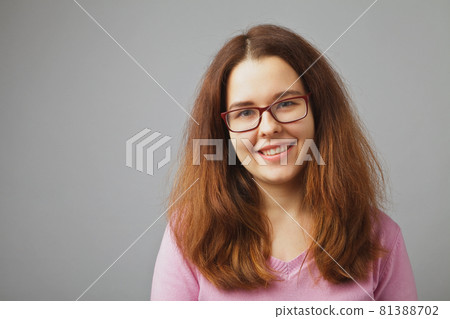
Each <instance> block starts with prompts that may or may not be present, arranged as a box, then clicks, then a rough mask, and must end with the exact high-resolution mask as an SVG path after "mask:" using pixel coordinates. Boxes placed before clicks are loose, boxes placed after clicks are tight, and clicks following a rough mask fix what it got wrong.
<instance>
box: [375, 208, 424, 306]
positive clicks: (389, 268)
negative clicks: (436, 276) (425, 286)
mask: <svg viewBox="0 0 450 319" xmlns="http://www.w3.org/2000/svg"><path fill="white" fill-rule="evenodd" d="M374 235H375V236H376V239H378V240H379V242H380V244H381V246H382V247H383V248H384V250H385V254H384V255H383V256H382V257H380V258H378V259H377V261H376V262H375V264H374V271H373V280H374V284H375V287H374V288H375V289H374V296H375V299H376V300H417V290H416V285H415V280H414V275H413V271H412V267H411V263H410V261H409V256H408V253H407V250H406V244H405V241H404V239H403V234H402V231H401V229H400V226H399V225H398V224H397V223H396V222H395V221H394V220H392V218H391V217H389V216H388V215H387V214H385V213H384V212H381V211H379V212H378V220H377V222H376V223H375V225H374Z"/></svg>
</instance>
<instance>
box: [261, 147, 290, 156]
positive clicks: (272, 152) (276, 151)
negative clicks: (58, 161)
mask: <svg viewBox="0 0 450 319" xmlns="http://www.w3.org/2000/svg"><path fill="white" fill-rule="evenodd" d="M287 149H288V146H287V145H283V146H278V147H277V148H272V149H270V150H267V151H261V153H263V154H264V155H275V154H279V153H283V152H286V151H287Z"/></svg>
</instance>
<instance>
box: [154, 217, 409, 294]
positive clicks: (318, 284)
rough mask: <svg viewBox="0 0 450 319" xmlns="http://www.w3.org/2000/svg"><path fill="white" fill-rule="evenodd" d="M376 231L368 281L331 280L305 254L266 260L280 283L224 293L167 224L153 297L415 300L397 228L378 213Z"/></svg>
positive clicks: (157, 261) (407, 263)
mask: <svg viewBox="0 0 450 319" xmlns="http://www.w3.org/2000/svg"><path fill="white" fill-rule="evenodd" d="M380 225H381V227H379V228H378V229H377V234H378V236H379V238H380V239H381V243H382V245H383V246H384V247H386V248H387V249H389V253H388V254H386V256H385V257H383V258H380V259H378V260H376V261H375V262H374V263H373V272H372V273H371V275H370V276H369V278H368V279H367V280H366V281H363V282H358V283H355V282H353V281H351V282H348V283H345V284H339V285H336V284H331V283H329V282H328V281H326V280H324V279H322V278H321V276H320V272H319V270H318V268H317V266H316V264H315V262H314V260H313V259H311V258H307V260H306V261H305V263H304V264H303V267H302V269H301V271H300V272H299V270H300V266H301V264H302V262H303V260H304V259H305V255H306V252H303V253H302V254H300V256H298V257H296V258H295V259H293V260H291V261H289V262H285V261H282V260H279V259H277V258H275V257H270V259H269V260H268V264H269V265H270V266H271V267H272V268H273V269H275V270H277V271H278V276H279V278H280V279H282V281H274V282H273V283H271V284H270V285H269V287H268V288H259V289H257V290H251V291H244V290H234V291H224V290H221V289H218V288H216V287H215V286H214V285H213V284H211V282H209V281H208V280H207V279H206V278H205V277H204V276H203V275H202V274H201V273H200V272H199V270H198V269H197V268H196V267H195V266H194V265H192V264H191V263H189V262H187V261H186V260H185V259H184V258H183V256H182V254H181V253H180V251H179V250H178V247H177V245H176V243H175V242H174V240H173V238H172V235H171V231H170V228H169V227H167V228H166V231H165V233H164V237H163V240H162V243H161V248H160V250H159V253H158V257H157V260H156V265H155V272H154V275H153V285H152V294H151V299H152V300H273V301H275V300H417V291H416V285H415V282H414V276H413V272H412V269H411V264H410V262H409V258H408V254H407V252H406V247H405V242H404V240H403V236H402V233H401V230H400V227H399V226H398V225H397V224H396V223H395V222H394V221H393V220H392V219H391V218H390V217H388V216H387V215H386V214H384V213H382V216H381V223H380Z"/></svg>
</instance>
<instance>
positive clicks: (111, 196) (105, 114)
mask: <svg viewBox="0 0 450 319" xmlns="http://www.w3.org/2000/svg"><path fill="white" fill-rule="evenodd" d="M371 3H372V1H360V0H354V1H339V2H337V1H312V0H311V1H284V2H275V1H273V2H269V1H266V2H261V1H206V0H205V1H191V2H182V1H179V2H175V1H106V0H105V1H97V0H96V1H87V0H80V4H81V5H82V6H84V7H85V8H86V10H87V11H88V12H89V13H90V14H92V15H93V16H94V17H95V18H96V19H97V20H98V21H99V23H100V24H101V25H102V26H103V27H104V28H105V29H106V30H108V32H110V33H111V35H113V36H114V37H115V38H116V39H117V41H118V42H119V43H120V44H121V45H122V46H123V47H124V48H125V49H126V50H128V51H129V52H130V54H132V55H133V56H134V57H135V58H136V59H137V60H138V61H139V62H140V63H141V64H142V66H143V67H144V68H146V69H147V70H148V72H149V73H150V74H152V75H153V76H154V77H155V78H156V79H157V80H158V81H159V82H160V83H161V85H162V86H163V87H164V88H166V89H167V90H168V91H169V92H171V93H172V94H173V96H174V97H175V98H176V99H177V100H178V101H179V102H180V103H181V104H182V105H183V106H185V107H186V108H187V109H188V110H189V109H190V108H191V106H192V102H193V99H194V96H195V91H196V88H197V85H198V82H199V80H200V77H201V75H202V74H203V72H204V71H205V69H206V67H207V66H208V64H209V63H210V61H211V59H212V57H213V56H214V54H215V53H216V52H217V50H218V49H219V48H220V47H221V46H222V45H223V43H224V42H225V41H226V39H228V38H230V37H231V36H234V35H236V34H238V33H239V32H240V31H241V30H243V29H246V28H247V27H249V26H251V25H254V24H258V23H276V24H281V25H284V26H287V27H289V28H291V29H293V30H295V31H296V32H298V33H300V34H302V35H303V36H304V37H305V38H306V39H308V40H309V41H311V42H312V43H313V44H314V45H316V46H317V47H318V48H319V49H320V50H321V51H324V50H325V49H326V48H327V47H328V46H329V45H330V44H331V43H332V42H333V41H335V40H336V39H337V38H338V36H339V35H340V34H341V33H342V32H343V31H344V30H345V29H346V28H347V27H348V26H349V25H350V24H351V23H352V22H353V21H354V20H355V19H356V18H357V17H358V16H359V15H360V14H361V13H362V12H363V11H364V10H365V9H366V8H367V7H368V6H369V5H370V4H371ZM449 13H450V3H449V2H448V1H378V2H377V3H376V4H375V5H374V6H373V7H372V8H371V9H370V10H369V11H368V12H367V14H366V15H365V16H364V17H362V18H361V20H360V21H359V22H357V23H356V24H355V25H354V26H353V27H352V28H351V29H350V30H349V31H348V32H347V33H346V34H345V35H344V36H343V37H342V38H341V39H340V40H339V41H338V42H337V43H336V44H335V45H334V46H333V47H332V48H331V49H330V50H329V51H328V52H327V54H326V55H327V57H329V58H330V59H331V60H332V62H333V64H334V65H335V67H336V69H337V70H338V71H339V72H340V73H341V74H342V76H343V78H344V79H345V81H346V83H347V84H348V86H349V88H350V92H351V94H352V96H353V98H354V101H355V103H356V105H357V107H358V110H359V112H360V115H361V117H362V119H363V121H364V122H365V123H366V125H367V128H368V131H369V132H370V134H371V136H372V138H373V140H374V143H375V145H376V147H377V149H378V151H379V153H380V155H381V158H382V160H383V162H384V163H385V166H386V169H387V170H388V171H389V174H390V185H391V199H392V201H391V204H390V206H389V208H388V210H387V213H388V214H389V215H390V216H391V217H392V218H393V219H394V220H395V221H397V222H398V223H399V224H400V226H401V227H402V230H403V233H404V237H405V240H406V243H407V247H408V251H409V255H410V258H411V262H412V266H413V269H414V273H415V276H416V282H417V287H418V292H419V298H420V299H422V300H449V299H450V276H448V270H449V269H450V254H449V253H448V250H447V249H446V248H447V247H448V243H449V231H448V226H449V224H450V223H449V221H450V214H449V207H450V205H449V204H450V202H449V198H450V196H449V189H450V185H449V180H450V178H449V171H450V170H449V167H448V163H449V162H450V153H449V145H450V143H449V142H450V140H449V139H450V134H449V128H448V123H449V120H450V116H449V115H450V111H449V104H450V103H449V101H450V93H449V92H450V90H449V89H448V85H449V83H450V82H449V78H450V63H449V59H448V57H449V49H450V37H449V36H448V30H450V22H449V19H448V15H449ZM186 121H189V118H188V117H187V115H186V114H185V113H184V112H183V111H182V110H180V109H179V107H178V106H177V105H176V104H175V103H174V102H173V101H172V100H171V99H170V98H169V97H168V96H167V95H166V94H165V93H164V92H163V91H162V90H161V88H159V87H158V86H157V85H156V84H155V83H154V82H153V81H152V80H151V79H150V78H149V77H148V76H147V75H146V74H145V73H144V72H143V71H142V70H141V69H140V68H139V67H138V66H136V64H134V62H133V61H132V60H131V59H130V58H129V57H128V56H127V55H126V54H125V53H124V52H123V51H122V50H121V49H120V48H119V47H118V46H117V45H116V44H115V43H114V42H113V41H112V40H111V39H110V38H109V37H108V36H107V35H106V34H105V32H103V31H102V30H101V29H100V28H99V27H98V26H97V25H96V24H95V23H94V22H93V21H92V20H91V19H90V18H89V17H88V16H87V15H86V14H85V13H84V12H83V11H82V10H81V9H80V8H79V7H78V6H77V5H76V3H75V2H73V1H69V0H67V1H13V0H11V1H5V0H2V1H1V2H0V299H1V300H74V299H77V298H78V297H79V296H80V295H81V294H82V293H83V291H85V289H86V288H87V287H88V286H89V285H90V284H91V283H92V282H93V281H94V280H95V279H96V278H97V277H98V276H99V275H100V274H101V273H102V272H103V271H104V270H105V269H107V268H108V267H109V266H110V265H111V263H112V262H114V261H115V260H116V259H117V258H118V257H119V256H120V255H121V254H122V252H123V251H124V250H125V249H127V247H129V245H130V244H131V243H132V242H133V241H134V240H135V239H136V238H137V237H138V236H139V235H140V234H141V233H142V232H143V231H144V230H145V229H147V227H148V226H149V225H151V224H152V223H153V222H154V220H155V219H156V218H157V217H158V216H159V215H160V214H161V213H162V212H164V210H165V209H166V207H167V206H166V204H165V203H164V199H165V197H166V196H167V194H168V190H169V189H170V184H171V179H170V175H169V173H170V167H169V166H165V167H164V168H162V169H160V170H158V171H157V172H156V174H155V175H154V176H150V175H147V174H144V173H141V172H138V171H137V170H135V169H133V168H129V167H126V166H125V141H126V140H127V139H128V138H130V137H131V136H133V135H134V134H135V133H137V132H139V131H140V130H142V129H144V128H150V129H152V130H155V131H159V132H161V133H163V134H164V135H169V136H171V137H173V139H172V140H171V142H170V145H171V148H172V154H173V158H174V159H175V156H174V155H175V154H176V152H177V150H178V149H179V144H180V137H181V135H182V127H183V126H184V124H185V123H186ZM160 155H161V158H162V157H163V154H160ZM174 159H173V160H172V161H171V164H172V167H173V166H174V165H175V160H174ZM164 227H165V220H164V219H163V218H162V219H161V220H159V221H158V222H157V223H156V224H155V225H154V227H152V228H151V229H150V230H149V231H148V232H147V233H146V234H145V235H144V236H143V237H142V238H141V239H140V240H139V241H138V242H137V243H136V244H135V245H134V246H133V247H132V248H131V249H130V250H129V251H128V252H127V253H126V254H125V255H123V257H122V258H121V259H120V260H118V261H117V263H116V264H115V265H114V266H113V267H111V268H110V269H109V271H108V272H106V273H105V275H104V276H103V277H102V278H101V279H100V280H99V281H98V282H97V283H96V284H95V285H94V286H93V287H92V289H90V290H89V291H88V292H87V293H86V294H85V295H84V296H83V298H81V299H82V300H148V299H149V297H150V289H151V282H152V275H153V266H154V262H155V258H156V254H157V252H158V248H159V245H160V241H161V237H162V232H163V229H164Z"/></svg>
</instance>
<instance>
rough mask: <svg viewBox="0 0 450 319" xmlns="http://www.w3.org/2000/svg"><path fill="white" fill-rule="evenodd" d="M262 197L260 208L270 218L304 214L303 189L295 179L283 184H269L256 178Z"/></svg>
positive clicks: (296, 216)
mask: <svg viewBox="0 0 450 319" xmlns="http://www.w3.org/2000/svg"><path fill="white" fill-rule="evenodd" d="M256 182H257V185H258V187H259V190H260V193H261V198H262V203H261V204H262V209H263V211H264V212H265V213H266V214H267V216H268V217H269V219H270V220H278V219H280V218H283V219H284V218H286V217H287V218H290V217H289V216H288V215H287V214H286V213H288V214H289V215H291V216H292V217H294V218H301V217H302V216H301V215H304V214H305V213H304V210H303V209H302V202H303V196H304V191H303V187H299V185H298V182H297V181H293V182H291V183H284V184H269V183H265V182H263V181H260V180H256Z"/></svg>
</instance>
